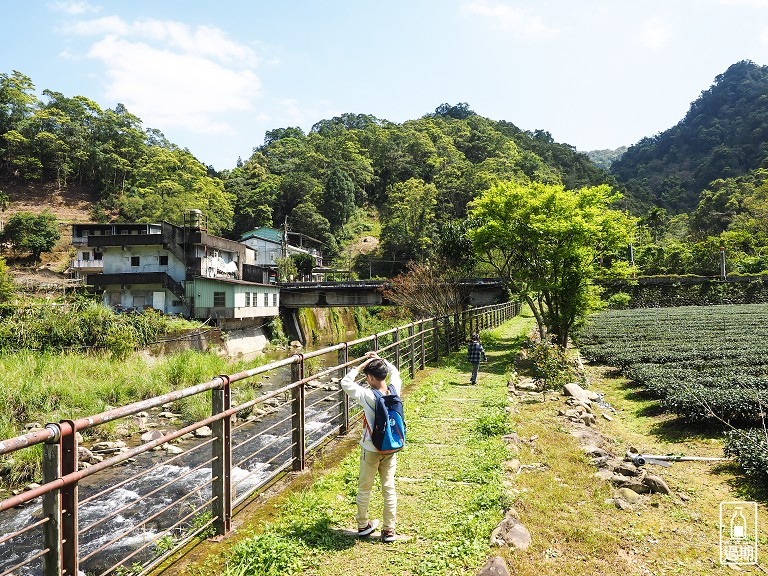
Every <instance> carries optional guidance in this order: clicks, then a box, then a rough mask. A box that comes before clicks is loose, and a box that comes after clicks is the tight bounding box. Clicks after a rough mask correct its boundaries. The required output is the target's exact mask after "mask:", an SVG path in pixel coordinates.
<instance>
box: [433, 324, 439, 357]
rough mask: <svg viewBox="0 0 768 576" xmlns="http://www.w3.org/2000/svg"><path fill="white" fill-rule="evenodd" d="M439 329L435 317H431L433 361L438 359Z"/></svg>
mask: <svg viewBox="0 0 768 576" xmlns="http://www.w3.org/2000/svg"><path fill="white" fill-rule="evenodd" d="M439 332H440V329H439V328H438V324H437V318H432V356H434V357H435V362H437V361H438V360H439V359H440V337H439Z"/></svg>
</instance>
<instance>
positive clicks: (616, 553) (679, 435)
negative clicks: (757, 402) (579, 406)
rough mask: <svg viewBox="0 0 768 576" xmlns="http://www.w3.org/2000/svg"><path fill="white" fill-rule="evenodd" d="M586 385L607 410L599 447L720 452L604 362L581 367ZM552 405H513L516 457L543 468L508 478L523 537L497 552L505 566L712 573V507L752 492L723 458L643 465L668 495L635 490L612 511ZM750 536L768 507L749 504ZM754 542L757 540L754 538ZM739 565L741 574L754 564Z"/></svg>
mask: <svg viewBox="0 0 768 576" xmlns="http://www.w3.org/2000/svg"><path fill="white" fill-rule="evenodd" d="M587 370H588V374H589V379H590V382H591V387H592V388H594V389H596V390H597V391H600V392H604V393H605V397H606V400H607V401H608V402H609V403H610V404H611V405H612V406H613V407H614V408H615V409H616V413H615V414H612V413H609V414H610V416H611V417H612V418H613V420H612V421H607V420H605V419H603V418H599V421H598V424H597V428H598V430H599V431H600V432H601V434H602V435H604V437H605V438H606V442H605V444H604V445H603V448H605V449H606V450H608V451H609V452H612V453H614V454H616V455H619V456H622V455H624V454H625V452H626V450H627V449H628V448H629V447H630V446H633V447H635V448H637V449H638V450H639V451H640V452H642V453H652V454H670V453H675V454H686V455H691V456H693V455H696V456H722V442H721V441H720V439H719V432H718V431H714V430H710V431H706V430H691V429H690V428H686V427H683V426H681V425H679V424H678V423H676V422H675V420H674V419H673V418H671V417H670V416H668V415H662V414H659V413H658V410H657V409H656V406H655V402H653V401H652V400H648V399H644V398H643V397H642V395H641V394H639V392H638V391H637V390H635V389H634V388H633V387H632V386H631V384H630V383H629V382H627V381H625V380H623V379H621V378H615V377H611V372H610V371H609V370H608V369H605V368H601V367H588V368H587ZM561 406H562V402H561V401H559V402H544V403H539V404H525V405H518V406H516V414H515V416H514V420H515V422H516V427H517V430H518V433H519V434H520V435H521V436H522V437H530V436H532V435H538V436H539V438H538V439H537V440H536V441H535V443H534V444H533V446H532V447H531V446H528V445H526V444H521V448H520V453H519V456H518V458H519V459H520V461H521V462H522V463H523V464H526V463H529V464H530V463H532V462H540V463H542V464H544V465H545V468H546V469H544V470H535V471H524V472H522V473H521V474H519V475H517V476H516V477H515V478H514V484H515V489H517V490H519V491H520V494H519V496H518V498H517V501H516V502H515V504H514V506H515V508H516V509H517V510H518V511H519V513H520V516H521V520H522V522H523V523H524V524H525V525H526V526H527V528H528V529H529V530H530V532H531V534H532V536H533V544H532V546H531V547H530V548H529V549H527V550H525V551H523V552H513V551H505V552H504V554H503V555H504V556H505V557H506V558H507V559H508V561H509V564H510V566H511V567H512V572H513V573H514V574H518V575H520V576H525V575H534V574H537V575H538V574H552V573H558V574H563V575H568V574H574V575H575V574H579V575H583V574H599V573H602V574H719V573H724V572H729V571H730V569H727V568H725V567H723V566H721V565H720V564H719V504H720V502H722V501H728V500H739V499H751V498H755V497H758V495H757V494H756V493H755V491H754V490H752V489H750V487H749V485H748V484H747V483H746V482H745V480H744V479H743V478H742V477H741V476H740V475H739V474H738V470H736V469H735V467H734V466H733V465H724V464H716V463H715V464H713V463H704V462H679V463H675V464H673V465H672V466H671V467H669V468H662V467H659V466H655V465H652V466H649V468H650V470H649V471H650V472H652V473H654V474H659V475H661V476H662V477H663V478H664V479H665V480H666V482H667V484H668V485H669V487H670V488H671V490H672V495H661V494H652V495H647V496H644V497H643V502H642V503H641V504H640V505H639V507H638V508H637V509H635V510H630V511H622V510H619V509H617V508H616V506H615V505H614V503H613V502H612V501H611V500H610V499H611V496H612V494H613V488H612V487H611V486H610V484H608V483H605V482H602V481H600V480H598V479H597V478H595V477H594V473H595V471H596V468H594V466H593V465H592V463H591V462H590V460H589V458H587V457H586V456H585V455H584V454H583V453H582V452H581V451H580V448H579V442H578V440H577V439H576V438H575V437H574V436H573V434H572V433H571V426H572V425H571V424H570V423H568V422H567V421H565V420H564V419H563V418H562V417H559V416H557V410H558V408H559V407H561ZM758 517H759V533H761V534H765V533H766V528H768V523H766V520H767V519H768V510H766V506H765V504H764V500H763V502H762V503H761V504H760V506H759V514H758ZM761 544H762V542H761ZM757 570H758V569H757V568H748V569H747V570H746V571H748V572H749V571H757Z"/></svg>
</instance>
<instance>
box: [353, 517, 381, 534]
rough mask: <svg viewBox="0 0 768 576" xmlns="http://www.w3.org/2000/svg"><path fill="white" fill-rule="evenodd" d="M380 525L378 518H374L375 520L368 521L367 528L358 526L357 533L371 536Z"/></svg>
mask: <svg viewBox="0 0 768 576" xmlns="http://www.w3.org/2000/svg"><path fill="white" fill-rule="evenodd" d="M378 525H379V521H378V520H374V521H373V522H368V526H366V527H365V528H358V529H357V535H358V536H370V535H371V534H373V531H374V530H376V527H377V526H378Z"/></svg>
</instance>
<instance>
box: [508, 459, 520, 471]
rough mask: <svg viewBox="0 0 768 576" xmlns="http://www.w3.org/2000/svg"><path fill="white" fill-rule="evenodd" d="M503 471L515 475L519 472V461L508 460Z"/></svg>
mask: <svg viewBox="0 0 768 576" xmlns="http://www.w3.org/2000/svg"><path fill="white" fill-rule="evenodd" d="M504 469H505V470H508V471H509V472H512V473H513V474H517V473H518V472H519V471H520V460H518V459H517V458H515V459H514V460H508V461H506V462H504Z"/></svg>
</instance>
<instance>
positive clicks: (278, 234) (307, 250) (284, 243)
mask: <svg viewBox="0 0 768 576" xmlns="http://www.w3.org/2000/svg"><path fill="white" fill-rule="evenodd" d="M240 242H242V243H243V244H245V245H246V246H249V247H251V248H253V249H254V250H256V264H257V265H258V266H263V267H266V268H270V269H273V270H274V269H276V268H277V261H278V259H280V258H285V257H287V256H290V255H291V254H309V255H310V256H312V258H314V260H315V266H316V267H318V268H319V267H321V266H322V265H323V255H322V253H321V252H320V250H319V249H318V248H317V247H316V246H320V245H321V244H322V243H321V242H320V241H319V240H316V239H314V238H312V237H310V236H307V235H306V234H301V233H300V232H288V233H287V234H286V233H285V232H282V231H280V230H276V229H275V228H268V227H266V226H262V227H261V228H256V229H254V230H250V231H248V232H246V233H245V234H243V235H242V236H241V237H240Z"/></svg>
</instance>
